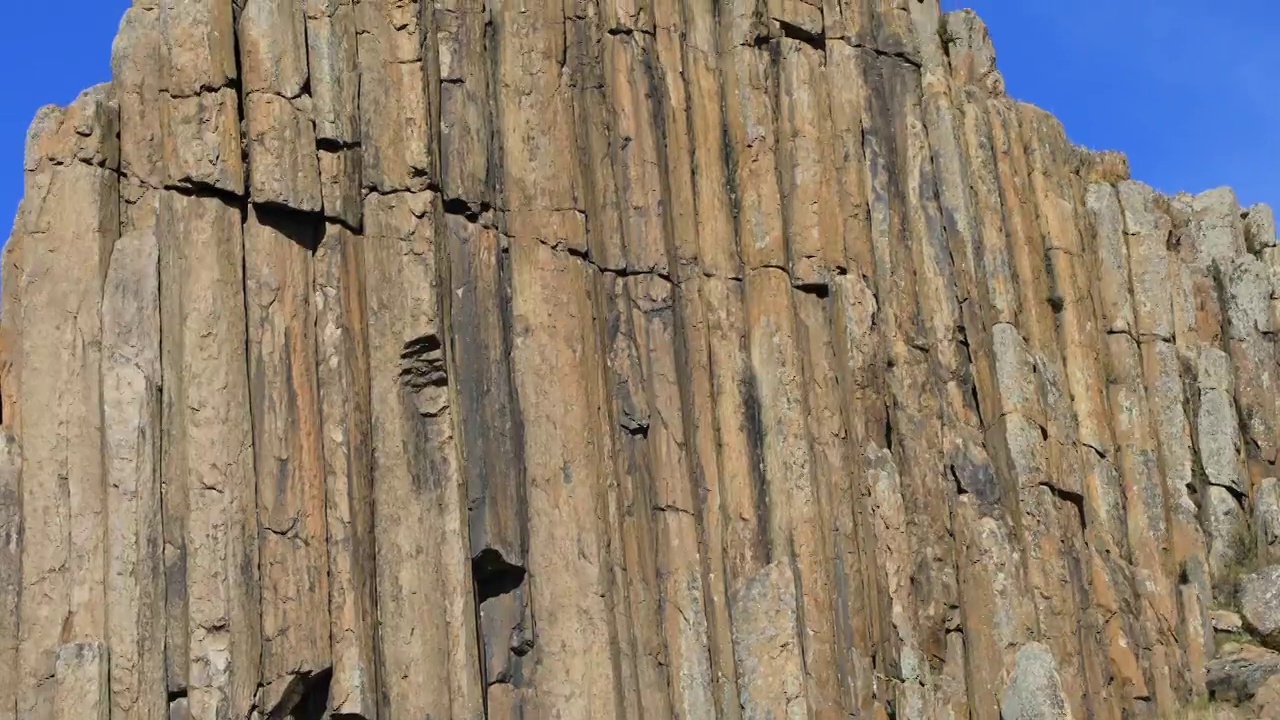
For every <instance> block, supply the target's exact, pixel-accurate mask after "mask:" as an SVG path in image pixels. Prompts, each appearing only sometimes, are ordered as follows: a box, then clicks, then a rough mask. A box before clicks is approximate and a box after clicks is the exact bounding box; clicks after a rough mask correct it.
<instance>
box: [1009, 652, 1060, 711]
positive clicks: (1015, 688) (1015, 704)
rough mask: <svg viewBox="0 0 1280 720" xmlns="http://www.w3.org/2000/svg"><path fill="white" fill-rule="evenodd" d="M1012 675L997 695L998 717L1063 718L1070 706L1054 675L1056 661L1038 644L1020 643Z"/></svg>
mask: <svg viewBox="0 0 1280 720" xmlns="http://www.w3.org/2000/svg"><path fill="white" fill-rule="evenodd" d="M1014 662H1015V665H1014V670H1013V677H1011V678H1010V679H1009V684H1008V685H1006V686H1005V689H1004V694H1003V695H1002V696H1001V697H1000V718H1001V720H1067V719H1068V718H1071V709H1070V705H1069V704H1068V702H1067V696H1066V693H1065V692H1064V690H1063V688H1062V678H1061V677H1060V676H1059V675H1058V662H1057V660H1055V659H1054V657H1053V653H1051V652H1049V648H1047V647H1045V646H1044V645H1042V644H1040V643H1028V644H1026V645H1024V646H1023V647H1022V648H1021V649H1020V650H1018V654H1017V656H1016V658H1015V660H1014Z"/></svg>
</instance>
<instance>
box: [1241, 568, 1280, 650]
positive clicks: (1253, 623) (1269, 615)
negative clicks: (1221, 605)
mask: <svg viewBox="0 0 1280 720" xmlns="http://www.w3.org/2000/svg"><path fill="white" fill-rule="evenodd" d="M1240 612H1241V614H1242V615H1244V622H1245V626H1246V627H1248V628H1249V631H1250V632H1252V633H1254V634H1255V635H1257V636H1258V638H1259V639H1260V640H1261V642H1262V644H1263V645H1265V646H1267V647H1268V648H1271V649H1272V650H1277V649H1280V565H1272V566H1270V567H1266V568H1263V569H1262V570H1259V571H1257V572H1255V573H1252V574H1250V575H1247V576H1245V577H1244V578H1241V580H1240Z"/></svg>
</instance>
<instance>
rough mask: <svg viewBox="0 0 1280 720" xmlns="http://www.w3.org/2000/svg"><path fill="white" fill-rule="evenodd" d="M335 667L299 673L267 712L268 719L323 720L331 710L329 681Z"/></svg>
mask: <svg viewBox="0 0 1280 720" xmlns="http://www.w3.org/2000/svg"><path fill="white" fill-rule="evenodd" d="M332 678H333V669H332V668H325V669H324V670H321V671H320V672H318V673H315V674H312V675H298V676H296V677H295V678H294V679H293V680H292V681H291V682H290V683H289V687H288V688H286V689H285V691H284V694H283V696H282V697H281V698H280V703H279V704H277V705H276V706H275V707H274V708H272V709H271V710H270V712H268V713H267V720H285V719H286V718H288V720H323V718H326V717H328V714H327V713H328V711H329V681H330V680H331V679H332Z"/></svg>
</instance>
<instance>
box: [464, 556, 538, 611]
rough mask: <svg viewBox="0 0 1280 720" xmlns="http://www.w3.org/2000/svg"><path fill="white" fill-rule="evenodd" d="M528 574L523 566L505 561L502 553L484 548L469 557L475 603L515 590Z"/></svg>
mask: <svg viewBox="0 0 1280 720" xmlns="http://www.w3.org/2000/svg"><path fill="white" fill-rule="evenodd" d="M527 575H528V571H526V570H525V569H524V568H523V567H520V566H519V565H514V564H512V563H509V562H507V560H506V558H504V557H502V553H501V552H499V551H497V550H495V549H493V548H485V549H484V550H481V551H480V552H479V553H477V554H476V556H475V557H473V558H471V577H472V581H473V582H475V584H476V603H477V604H482V603H484V601H485V600H488V599H490V598H495V597H498V596H500V595H506V594H507V593H510V592H515V590H516V588H519V587H520V586H521V585H523V584H524V579H525V577H526V576H527Z"/></svg>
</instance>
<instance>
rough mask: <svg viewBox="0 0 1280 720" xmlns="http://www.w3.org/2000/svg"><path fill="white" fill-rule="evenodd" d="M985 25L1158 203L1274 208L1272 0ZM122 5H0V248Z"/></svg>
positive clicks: (1006, 63)
mask: <svg viewBox="0 0 1280 720" xmlns="http://www.w3.org/2000/svg"><path fill="white" fill-rule="evenodd" d="M943 1H944V6H945V7H946V8H947V9H952V8H956V7H961V6H969V7H973V8H975V9H976V10H978V12H979V13H980V14H981V15H982V16H983V17H984V18H985V19H986V21H987V23H988V25H989V26H990V27H991V32H992V35H993V36H994V38H995V43H996V52H997V54H998V56H999V59H1000V67H1001V70H1002V71H1003V72H1004V75H1005V78H1006V81H1007V84H1008V88H1009V92H1010V93H1011V94H1012V95H1014V96H1015V97H1018V98H1021V99H1023V100H1027V101H1029V102H1033V103H1035V104H1037V105H1039V106H1041V107H1043V108H1045V109H1047V110H1050V111H1052V112H1053V113H1054V114H1056V115H1057V116H1058V117H1059V118H1060V119H1061V120H1062V121H1063V124H1064V125H1065V126H1066V128H1067V133H1068V134H1069V135H1070V136H1071V138H1072V139H1073V140H1074V141H1076V142H1078V143H1081V144H1083V145H1088V146H1090V147H1093V148H1096V149H1115V150H1121V151H1124V152H1125V153H1127V154H1128V155H1129V159H1130V163H1131V164H1132V167H1133V173H1134V176H1135V177H1137V178H1138V179H1141V180H1144V181H1146V182H1148V183H1150V184H1152V185H1154V186H1155V187H1157V188H1159V189H1161V190H1164V191H1166V192H1176V191H1178V190H1189V191H1193V192H1196V191H1200V190H1204V189H1207V188H1211V187H1216V186H1218V185H1232V186H1234V187H1235V188H1236V191H1237V193H1239V195H1240V198H1241V201H1242V202H1244V203H1246V204H1248V203H1253V202H1267V203H1270V204H1272V205H1273V206H1275V205H1280V1H1277V0H1216V1H1209V2H1206V1H1205V0H1072V1H1071V2H1062V1H1061V0H969V1H968V2H957V1H955V0H943ZM128 4H129V2H128V0H61V2H25V1H18V2H11V3H9V5H10V7H8V8H7V9H6V17H5V19H6V23H5V27H6V28H7V30H6V31H5V37H4V41H3V42H0V67H4V68H5V69H6V72H5V73H3V74H2V75H0V98H3V101H2V102H0V240H2V239H3V237H4V234H5V231H6V230H8V228H9V225H10V221H11V219H12V218H13V215H14V212H15V210H16V207H17V203H18V199H19V197H20V196H21V193H22V145H23V139H24V137H25V135H26V126H27V124H28V123H29V122H30V120H31V118H32V116H33V115H34V114H35V111H36V109H37V108H38V107H40V106H41V105H44V104H46V103H59V104H65V103H68V102H70V101H71V100H72V99H74V98H75V96H76V94H77V93H78V92H79V91H80V90H81V89H82V88H85V87H88V86H89V85H92V84H94V83H98V82H102V81H105V80H107V79H109V77H110V69H109V57H110V50H111V39H112V37H113V36H114V35H115V30H116V26H117V25H118V23H119V19H120V15H121V14H122V13H123V12H124V9H125V7H127V6H128Z"/></svg>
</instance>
